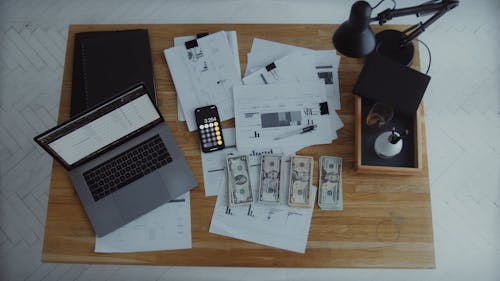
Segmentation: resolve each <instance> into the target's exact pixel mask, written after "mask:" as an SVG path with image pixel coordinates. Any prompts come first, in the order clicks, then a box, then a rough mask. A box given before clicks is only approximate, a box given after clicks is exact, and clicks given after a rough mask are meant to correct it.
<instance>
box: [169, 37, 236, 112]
mask: <svg viewBox="0 0 500 281" xmlns="http://www.w3.org/2000/svg"><path fill="white" fill-rule="evenodd" d="M224 33H225V34H226V37H227V43H228V44H229V48H231V51H232V52H233V56H234V63H235V65H236V68H237V69H238V73H241V67H240V55H239V51H238V39H237V38H236V31H224ZM194 39H197V37H196V36H195V35H189V36H180V37H175V38H174V46H175V47H183V46H184V44H185V43H186V42H187V41H191V40H194ZM177 119H178V120H179V121H186V119H185V117H184V111H182V106H181V104H180V101H179V97H177Z"/></svg>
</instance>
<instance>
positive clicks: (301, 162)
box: [288, 156, 314, 207]
mask: <svg viewBox="0 0 500 281" xmlns="http://www.w3.org/2000/svg"><path fill="white" fill-rule="evenodd" d="M313 163H314V160H313V158H312V157H307V156H292V157H291V158H290V181H289V187H288V205H289V206H290V207H310V206H311V205H312V202H311V199H310V198H311V188H312V177H313Z"/></svg>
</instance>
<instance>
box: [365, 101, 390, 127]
mask: <svg viewBox="0 0 500 281" xmlns="http://www.w3.org/2000/svg"><path fill="white" fill-rule="evenodd" d="M393 116H394V109H393V108H392V106H390V105H388V104H385V103H381V102H377V103H375V104H374V105H373V106H372V108H371V109H370V111H369V112H368V115H367V116H366V127H367V128H368V130H370V131H378V130H380V129H381V128H382V127H384V125H386V124H387V123H389V121H391V120H392V117H393Z"/></svg>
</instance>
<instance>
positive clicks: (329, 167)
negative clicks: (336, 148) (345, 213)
mask: <svg viewBox="0 0 500 281" xmlns="http://www.w3.org/2000/svg"><path fill="white" fill-rule="evenodd" d="M342 201H343V200H342V158H340V157H334V156H321V157H320V158H319V196H318V205H319V207H320V208H321V209H322V210H342V209H343V203H342Z"/></svg>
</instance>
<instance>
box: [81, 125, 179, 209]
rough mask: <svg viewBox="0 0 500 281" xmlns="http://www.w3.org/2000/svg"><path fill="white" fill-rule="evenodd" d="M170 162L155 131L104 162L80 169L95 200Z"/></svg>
mask: <svg viewBox="0 0 500 281" xmlns="http://www.w3.org/2000/svg"><path fill="white" fill-rule="evenodd" d="M170 162H172V157H170V154H169V153H168V151H167V148H166V147H165V144H164V143H163V142H162V140H161V138H160V136H159V135H156V136H154V137H152V138H150V139H148V140H146V141H144V142H142V143H140V144H138V145H137V146H135V147H133V148H131V149H130V150H128V151H125V152H124V153H122V154H120V155H118V156H116V157H114V158H112V159H110V160H108V161H106V162H105V163H103V164H101V165H99V166H97V167H95V168H93V169H91V170H89V171H86V172H85V173H83V177H84V178H85V181H86V182H87V185H88V187H89V188H90V192H91V193H92V196H93V197H94V200H95V201H98V200H99V199H102V198H104V197H106V196H107V195H109V194H111V193H113V192H115V191H117V190H119V189H120V188H122V187H124V186H126V185H127V184H129V183H131V182H133V181H135V180H137V179H139V178H141V177H143V176H144V175H147V174H149V173H151V172H153V171H155V170H157V169H158V168H160V167H162V166H165V165H167V164H168V163H170Z"/></svg>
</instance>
